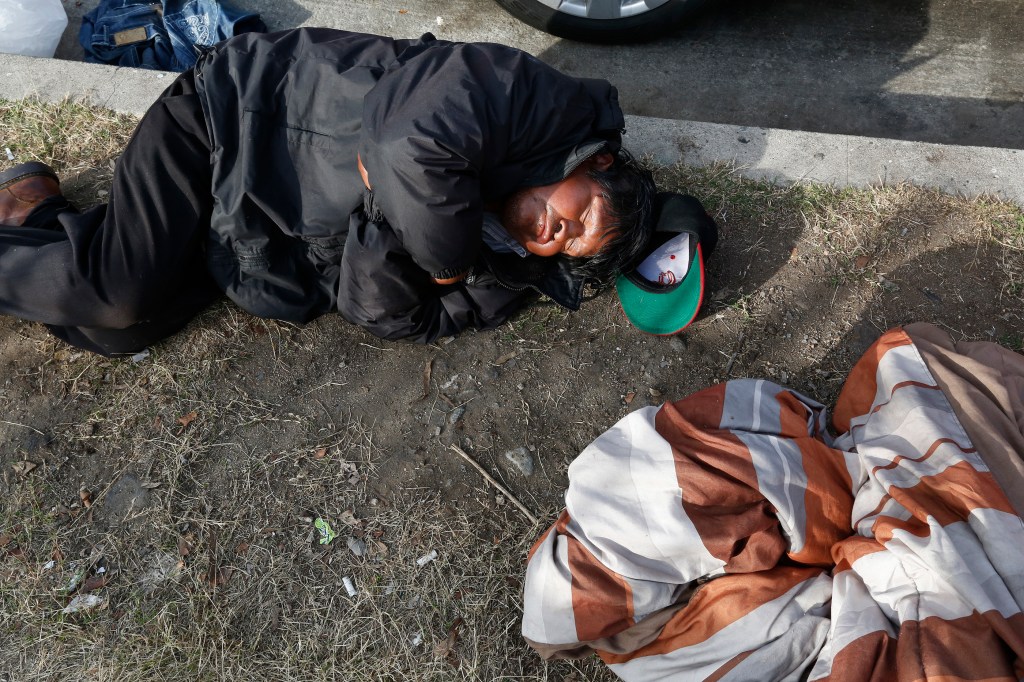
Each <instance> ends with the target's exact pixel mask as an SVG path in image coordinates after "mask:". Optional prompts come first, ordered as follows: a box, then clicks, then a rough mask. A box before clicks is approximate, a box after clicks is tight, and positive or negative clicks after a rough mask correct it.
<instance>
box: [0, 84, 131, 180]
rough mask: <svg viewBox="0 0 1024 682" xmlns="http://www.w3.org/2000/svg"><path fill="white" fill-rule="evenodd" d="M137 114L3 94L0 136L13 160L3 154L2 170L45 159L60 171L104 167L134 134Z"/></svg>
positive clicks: (65, 173) (79, 170)
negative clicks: (16, 97) (14, 99)
mask: <svg viewBox="0 0 1024 682" xmlns="http://www.w3.org/2000/svg"><path fill="white" fill-rule="evenodd" d="M137 123H138V119H137V118H135V117H134V116H128V115H125V114H117V113H114V112H112V111H110V110H109V109H103V108H101V107H96V106H92V105H89V104H86V103H83V102H79V101H74V100H70V99H67V100H64V101H63V102H60V103H59V104H49V103H46V102H42V101H40V100H38V99H26V100H18V101H8V100H0V140H2V141H3V145H4V146H5V147H6V148H7V149H10V150H11V153H12V154H13V155H14V157H15V158H14V160H13V161H12V160H9V159H8V158H7V156H6V154H4V155H0V170H4V169H6V168H9V167H11V166H13V165H15V164H18V163H24V162H25V161H42V162H44V163H47V164H50V165H51V166H53V168H54V170H56V171H57V172H58V174H61V175H62V176H63V175H70V174H74V173H78V172H81V171H83V170H86V169H95V168H96V167H106V166H108V164H109V161H110V160H111V159H112V158H114V157H116V156H118V155H119V154H120V153H121V151H122V150H123V149H124V146H125V144H126V143H127V142H128V139H129V138H130V137H131V134H132V131H134V129H135V125H136V124H137Z"/></svg>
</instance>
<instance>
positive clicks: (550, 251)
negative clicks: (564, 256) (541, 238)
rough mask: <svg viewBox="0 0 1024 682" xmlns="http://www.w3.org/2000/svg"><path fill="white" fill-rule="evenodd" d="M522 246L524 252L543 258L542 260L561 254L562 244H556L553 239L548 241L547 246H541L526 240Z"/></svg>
mask: <svg viewBox="0 0 1024 682" xmlns="http://www.w3.org/2000/svg"><path fill="white" fill-rule="evenodd" d="M523 246H524V247H526V250H527V251H529V252H530V253H532V254H533V255H535V256H543V257H544V258H550V257H551V256H557V255H558V254H560V253H561V252H562V242H557V241H555V240H554V239H552V240H551V241H549V242H548V243H547V244H541V243H539V242H535V241H534V240H532V239H527V240H526V243H525V244H523Z"/></svg>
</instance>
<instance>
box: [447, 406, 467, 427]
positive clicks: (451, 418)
mask: <svg viewBox="0 0 1024 682" xmlns="http://www.w3.org/2000/svg"><path fill="white" fill-rule="evenodd" d="M464 414H466V408H465V407H456V408H455V409H454V410H452V412H451V414H449V415H448V423H449V424H458V423H459V420H460V419H462V416H463V415H464Z"/></svg>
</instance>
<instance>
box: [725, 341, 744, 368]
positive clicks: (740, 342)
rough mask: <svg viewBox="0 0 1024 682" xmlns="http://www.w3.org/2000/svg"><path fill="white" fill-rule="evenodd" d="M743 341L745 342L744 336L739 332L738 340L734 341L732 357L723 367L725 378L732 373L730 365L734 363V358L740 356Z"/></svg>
mask: <svg viewBox="0 0 1024 682" xmlns="http://www.w3.org/2000/svg"><path fill="white" fill-rule="evenodd" d="M744 340H746V334H744V333H743V332H740V338H739V339H738V340H737V341H736V350H734V351H733V352H732V357H730V358H729V362H728V364H726V366H725V376H729V373H730V372H732V363H734V362H736V356H737V355H739V354H740V349H741V348H742V347H743V341H744Z"/></svg>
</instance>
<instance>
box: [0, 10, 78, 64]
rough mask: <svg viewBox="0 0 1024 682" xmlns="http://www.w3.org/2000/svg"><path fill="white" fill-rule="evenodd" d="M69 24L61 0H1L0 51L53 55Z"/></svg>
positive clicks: (32, 55) (31, 54)
mask: <svg viewBox="0 0 1024 682" xmlns="http://www.w3.org/2000/svg"><path fill="white" fill-rule="evenodd" d="M67 25H68V15H67V13H66V12H65V11H64V5H62V4H61V2H60V0H3V1H2V2H0V52H7V53H9V54H23V55H27V56H29V57H52V56H53V53H54V52H56V51H57V43H59V42H60V37H61V35H62V34H63V33H64V29H65V28H67Z"/></svg>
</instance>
